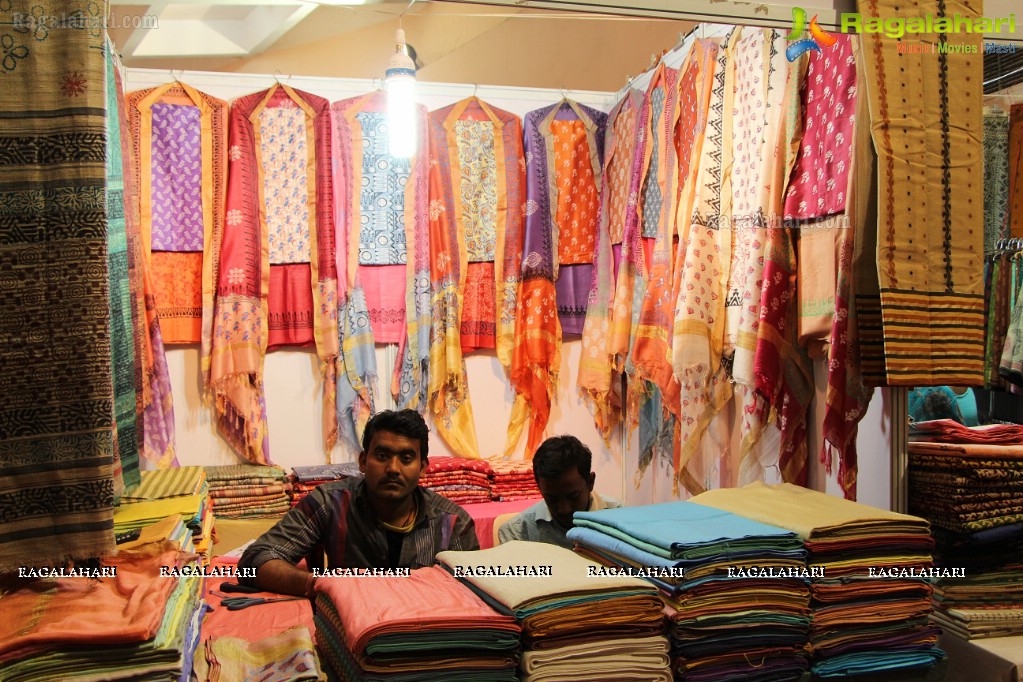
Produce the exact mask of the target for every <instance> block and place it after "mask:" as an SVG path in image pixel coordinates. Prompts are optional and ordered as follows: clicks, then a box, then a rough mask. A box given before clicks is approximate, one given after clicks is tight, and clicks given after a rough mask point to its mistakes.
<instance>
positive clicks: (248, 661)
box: [193, 557, 323, 682]
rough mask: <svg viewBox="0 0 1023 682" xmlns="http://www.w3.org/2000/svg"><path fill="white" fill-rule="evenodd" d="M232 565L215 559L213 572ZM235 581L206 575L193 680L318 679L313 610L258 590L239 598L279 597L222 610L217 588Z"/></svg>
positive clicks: (298, 601)
mask: <svg viewBox="0 0 1023 682" xmlns="http://www.w3.org/2000/svg"><path fill="white" fill-rule="evenodd" d="M232 563H235V562H231V561H225V560H224V558H223V557H217V559H216V560H215V561H214V565H213V568H214V569H219V567H220V566H221V565H230V564H232ZM234 580H235V578H234V577H220V576H212V575H211V576H210V577H209V578H207V580H206V595H207V597H206V598H207V599H208V600H209V604H210V611H209V613H207V615H206V619H205V620H204V621H203V624H202V647H201V648H200V649H199V651H198V652H197V653H196V657H195V665H194V668H193V673H194V676H193V679H198V680H199V682H207V681H209V682H231V681H232V680H265V681H266V682H277V681H278V680H294V681H299V680H309V681H313V680H317V681H318V680H321V679H323V676H322V671H321V668H320V658H319V656H318V655H317V653H316V646H315V645H314V643H313V635H312V632H313V630H314V627H315V626H314V625H313V607H312V604H311V602H310V601H309V600H308V599H289V598H287V595H280V594H274V593H271V592H259V593H252V594H245V595H241V596H245V597H249V598H253V599H256V598H267V599H278V598H282V597H284V599H285V600H282V601H273V602H268V603H265V604H261V605H259V607H258V608H249V609H244V610H240V611H229V610H228V609H227V608H226V607H221V600H222V599H223V597H237V596H240V595H238V594H234V593H229V594H225V593H224V592H223V588H222V587H221V586H222V585H223V584H224V583H225V582H233V581H234Z"/></svg>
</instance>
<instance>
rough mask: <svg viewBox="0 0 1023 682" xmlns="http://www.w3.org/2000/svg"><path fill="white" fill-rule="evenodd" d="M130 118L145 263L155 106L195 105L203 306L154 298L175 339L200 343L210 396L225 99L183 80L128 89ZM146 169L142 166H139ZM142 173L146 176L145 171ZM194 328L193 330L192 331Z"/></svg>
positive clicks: (221, 217)
mask: <svg viewBox="0 0 1023 682" xmlns="http://www.w3.org/2000/svg"><path fill="white" fill-rule="evenodd" d="M127 101H128V120H129V124H130V127H131V139H132V143H133V145H134V148H135V158H136V159H137V160H138V161H137V164H136V165H137V168H136V171H135V178H136V179H135V182H136V184H137V186H138V187H139V193H140V196H139V211H140V213H139V220H140V223H141V225H140V227H141V233H142V234H141V237H142V241H143V245H144V249H145V255H146V259H147V262H151V252H152V243H153V240H152V232H153V211H154V208H153V177H152V170H151V169H152V148H153V136H154V133H153V108H154V105H157V104H163V103H169V104H179V105H181V104H183V105H185V106H189V107H194V108H195V109H197V113H198V116H197V118H198V121H197V123H198V130H196V131H193V134H195V133H198V137H199V151H200V168H199V170H200V177H199V178H198V181H199V183H200V192H201V197H200V200H201V217H202V236H203V239H202V250H201V251H202V269H201V273H202V274H201V283H200V288H201V291H200V292H199V293H200V295H201V299H202V306H201V310H199V311H195V310H192V309H175V310H171V309H169V308H168V307H167V305H168V303H167V302H163V301H161V300H159V299H158V300H157V314H158V315H159V316H160V318H161V320H168V321H169V322H168V323H169V324H173V325H174V326H175V333H174V337H173V338H174V342H176V343H196V342H198V343H201V372H202V381H203V390H204V392H205V393H206V397H207V398H208V397H209V395H210V394H209V388H210V356H211V353H212V349H213V336H212V334H213V299H214V292H215V291H216V286H217V281H218V279H219V275H220V272H219V271H220V248H221V240H222V238H223V230H224V215H225V208H224V205H225V201H226V197H227V154H228V148H227V117H228V104H227V102H225V101H223V100H220V99H217V98H216V97H212V96H210V95H207V94H206V93H204V92H201V91H199V90H196V89H195V88H193V87H191V86H190V85H187V84H185V83H181V82H177V81H176V82H174V83H167V84H166V85H161V86H159V87H156V88H149V89H146V90H138V91H135V92H132V93H129V94H128V96H127ZM143 169H144V170H143ZM143 173H144V174H145V175H143ZM196 329H197V331H195V330H196Z"/></svg>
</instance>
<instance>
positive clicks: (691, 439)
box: [671, 39, 732, 493]
mask: <svg viewBox="0 0 1023 682" xmlns="http://www.w3.org/2000/svg"><path fill="white" fill-rule="evenodd" d="M724 42H725V44H727V42H728V40H727V39H725V41H724ZM693 54H694V57H693V60H692V64H693V65H697V64H698V65H700V69H701V76H702V78H703V79H704V80H703V81H702V82H701V85H702V88H703V89H702V91H700V90H698V91H697V92H699V93H700V94H701V95H702V96H703V97H704V101H705V102H706V104H705V105H704V106H705V107H706V112H707V113H706V124H705V132H704V134H703V135H702V136H701V140H702V141H701V144H700V146H699V156H698V157H696V156H695V154H696V151H697V150H696V148H695V146H694V150H693V151H694V164H693V165H694V166H695V167H694V168H693V172H694V173H695V178H694V180H693V182H692V183H691V185H688V184H687V186H686V187H684V189H687V193H688V192H692V199H691V205H692V211H691V212H689V213H687V214H681V213H680V215H679V219H680V221H681V222H680V224H679V244H678V261H677V264H676V268H675V272H676V275H677V282H678V284H677V285H675V286H673V289H672V291H673V295H674V296H675V317H674V326H673V331H672V347H671V351H672V355H671V360H672V369H673V372H674V374H675V376H676V377H677V378H678V380H679V384H680V387H679V388H680V402H681V407H682V409H681V418H680V419H679V437H678V450H677V453H676V455H675V460H674V462H673V466H674V471H675V481H676V482H675V487H676V488H677V487H678V486H679V484H681V485H684V486H685V488H686V489H687V490H689V491H690V492H694V493H695V492H697V491H701V490H702V489H703V485H702V484H700V483H698V482H697V481H696V479H695V478H694V477H693V476H692V475H691V473H690V472H689V470H688V464H689V461H690V460H691V459H692V456H693V454H694V453H695V452H696V449H697V447H698V446H699V444H700V438H701V437H702V435H703V432H704V430H705V429H706V428H707V425H708V424H709V423H710V421H711V419H713V417H714V415H716V414H717V413H718V412H719V411H720V410H721V408H722V407H723V406H724V405H725V403H726V402H727V401H728V400H729V398H731V396H732V387H731V383H730V382H729V381H728V377H727V372H726V368H725V366H724V365H723V364H722V361H721V360H722V352H723V342H724V331H725V294H726V293H727V290H726V286H727V283H728V264H729V263H730V262H731V253H732V234H731V230H729V229H728V225H727V223H726V222H724V221H723V220H722V212H721V209H722V199H723V195H722V183H723V181H724V180H725V178H724V172H725V168H723V166H722V158H723V154H722V151H723V144H724V141H725V140H724V128H725V116H724V112H725V102H726V99H725V92H726V90H725V83H726V79H725V76H726V74H727V71H728V69H727V66H728V55H729V52H728V50H726V49H724V48H723V47H721V46H719V45H718V44H716V43H715V42H713V41H710V40H702V41H697V42H696V43H694V44H693ZM687 203H689V200H686V201H683V200H680V202H679V210H680V211H681V210H683V209H684V208H685V206H686V205H687Z"/></svg>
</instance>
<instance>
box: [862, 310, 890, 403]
mask: <svg viewBox="0 0 1023 682" xmlns="http://www.w3.org/2000/svg"><path fill="white" fill-rule="evenodd" d="M856 315H857V322H858V323H859V334H860V361H861V367H862V371H863V381H864V383H866V384H867V385H868V386H883V385H885V383H886V380H887V375H886V374H885V362H884V326H883V325H882V323H881V299H880V298H878V297H877V296H869V295H867V296H857V297H856Z"/></svg>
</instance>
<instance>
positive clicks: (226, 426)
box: [211, 84, 338, 464]
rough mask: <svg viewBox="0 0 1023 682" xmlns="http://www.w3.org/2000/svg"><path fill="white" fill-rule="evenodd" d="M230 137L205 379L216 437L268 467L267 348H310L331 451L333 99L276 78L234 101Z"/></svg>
mask: <svg viewBox="0 0 1023 682" xmlns="http://www.w3.org/2000/svg"><path fill="white" fill-rule="evenodd" d="M229 142H230V147H229V150H228V156H229V163H230V165H229V170H230V173H229V176H228V194H227V213H226V219H225V227H224V235H223V242H222V245H221V258H220V273H219V283H218V286H217V301H216V307H215V315H214V331H213V350H212V362H211V383H212V387H213V391H214V396H215V404H216V410H217V415H218V426H219V428H220V430H221V433H222V434H223V435H224V436H225V438H227V440H228V442H229V443H230V444H231V445H232V447H234V448H235V450H236V451H237V452H238V453H239V454H241V455H242V456H243V457H245V459H247V460H249V461H250V462H253V463H256V464H266V463H268V462H269V461H270V453H269V440H268V434H267V425H266V402H265V395H264V388H263V362H264V355H265V353H266V350H267V348H268V347H276V346H282V345H306V344H315V347H316V353H317V356H318V358H319V360H320V371H321V373H322V376H323V428H324V442H325V444H326V447H327V448H328V449H329V448H330V447H331V446H332V445H333V443H334V440H335V439H336V432H337V426H336V417H335V409H334V396H335V389H334V385H333V383H334V363H335V360H336V357H337V354H338V341H337V331H336V330H337V318H336V312H335V311H336V300H337V274H336V265H335V255H334V238H333V236H334V224H333V218H334V212H333V198H334V190H333V184H332V182H333V180H332V175H331V172H330V158H331V157H330V154H331V135H330V109H329V104H328V102H327V101H326V100H325V99H323V98H321V97H316V96H315V95H310V94H309V93H305V92H301V91H298V90H294V89H292V88H290V87H288V86H287V85H281V84H275V85H274V86H273V87H272V88H270V89H269V90H265V91H263V92H258V93H254V94H252V95H247V96H245V97H242V98H240V99H238V100H236V101H235V102H234V104H233V106H232V108H231V130H230V139H229Z"/></svg>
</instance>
